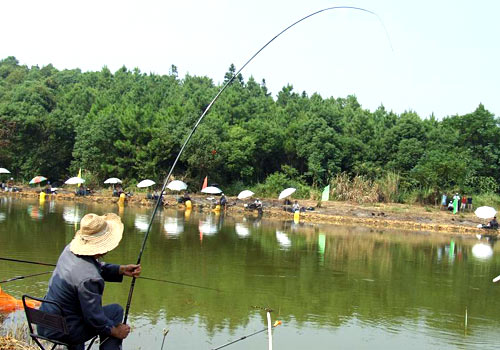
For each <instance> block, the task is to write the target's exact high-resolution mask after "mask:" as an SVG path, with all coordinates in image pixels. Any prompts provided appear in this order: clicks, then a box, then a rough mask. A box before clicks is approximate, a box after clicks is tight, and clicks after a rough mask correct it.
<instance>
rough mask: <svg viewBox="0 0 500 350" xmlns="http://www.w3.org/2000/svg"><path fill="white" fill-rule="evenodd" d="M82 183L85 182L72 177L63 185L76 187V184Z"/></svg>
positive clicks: (79, 178)
mask: <svg viewBox="0 0 500 350" xmlns="http://www.w3.org/2000/svg"><path fill="white" fill-rule="evenodd" d="M84 182H85V180H84V179H82V178H81V177H78V176H75V177H72V178H70V179H68V180H66V182H65V184H66V185H78V184H82V183H84Z"/></svg>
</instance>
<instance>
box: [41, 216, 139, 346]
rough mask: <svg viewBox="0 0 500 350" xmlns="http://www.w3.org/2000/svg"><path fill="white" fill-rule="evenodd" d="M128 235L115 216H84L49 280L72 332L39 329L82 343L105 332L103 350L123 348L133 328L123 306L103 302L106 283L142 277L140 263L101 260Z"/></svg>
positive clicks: (50, 308)
mask: <svg viewBox="0 0 500 350" xmlns="http://www.w3.org/2000/svg"><path fill="white" fill-rule="evenodd" d="M122 236H123V223H122V221H121V219H120V217H119V216H118V215H116V214H113V213H109V214H105V215H102V216H99V215H96V214H87V215H85V216H84V217H83V218H82V220H81V222H80V229H79V230H78V231H77V232H76V234H75V236H74V238H73V240H72V241H71V242H70V243H69V244H68V245H67V246H66V247H65V248H64V250H63V252H62V253H61V255H60V256H59V260H58V261H57V265H56V268H55V269H54V272H53V273H52V277H51V279H50V281H49V289H48V292H47V295H46V299H49V300H53V301H56V302H57V303H59V305H61V307H62V309H63V312H64V315H65V317H66V322H67V326H68V334H66V335H65V334H62V333H60V332H58V331H54V330H51V329H48V328H42V327H39V329H38V331H39V333H40V334H41V335H43V336H46V337H49V338H52V339H58V340H61V341H63V342H69V343H72V344H79V345H77V346H76V347H72V349H76V350H80V349H84V343H85V341H87V340H89V339H91V338H92V337H94V336H95V335H100V336H101V345H100V349H101V350H111V349H121V348H122V347H121V343H122V340H123V339H125V338H126V337H127V336H128V334H129V332H130V327H129V326H128V325H126V324H124V323H122V320H123V308H122V307H121V306H120V305H118V304H110V305H104V306H103V305H102V294H103V292H104V281H108V282H121V281H122V279H123V276H124V275H125V276H129V277H139V275H140V273H141V266H140V265H132V264H130V265H115V264H106V263H104V262H101V261H100V259H101V258H102V257H103V256H104V255H106V253H108V252H110V251H111V250H113V249H114V248H116V247H117V246H118V244H119V243H120V240H121V239H122ZM41 310H43V311H46V312H52V313H55V312H58V311H57V308H55V307H54V306H53V305H51V304H48V303H45V304H42V306H41Z"/></svg>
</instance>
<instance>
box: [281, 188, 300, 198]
mask: <svg viewBox="0 0 500 350" xmlns="http://www.w3.org/2000/svg"><path fill="white" fill-rule="evenodd" d="M295 191H297V190H296V189H295V188H293V187H289V188H286V189H284V190H283V191H281V193H280V196H279V197H278V199H283V198H286V197H288V196H289V195H291V194H292V193H294V192H295Z"/></svg>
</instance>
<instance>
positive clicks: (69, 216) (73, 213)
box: [62, 205, 83, 225]
mask: <svg viewBox="0 0 500 350" xmlns="http://www.w3.org/2000/svg"><path fill="white" fill-rule="evenodd" d="M62 216H63V219H64V221H65V222H66V223H68V224H70V225H73V224H79V223H80V220H81V219H82V217H83V210H81V209H80V207H79V206H78V205H75V206H71V207H64V209H63V214H62Z"/></svg>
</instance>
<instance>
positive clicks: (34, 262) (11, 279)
mask: <svg viewBox="0 0 500 350" xmlns="http://www.w3.org/2000/svg"><path fill="white" fill-rule="evenodd" d="M0 260H5V261H12V262H19V263H25V264H33V265H43V266H56V264H49V263H43V262H38V261H29V260H19V259H12V258H3V257H0ZM51 272H52V271H46V272H41V273H35V274H32V275H26V276H16V277H12V278H9V279H7V280H4V281H0V283H6V282H11V281H17V280H20V279H24V278H28V277H35V276H40V275H45V274H48V273H51ZM139 278H140V279H141V280H148V281H155V282H164V283H170V284H176V285H178V286H185V287H193V288H200V289H207V290H213V291H215V292H222V291H221V290H220V289H216V288H211V287H205V286H199V285H196V284H189V283H183V282H177V281H170V280H163V279H160V278H152V277H143V276H140V277H139Z"/></svg>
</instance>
